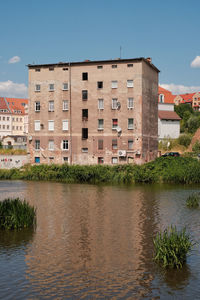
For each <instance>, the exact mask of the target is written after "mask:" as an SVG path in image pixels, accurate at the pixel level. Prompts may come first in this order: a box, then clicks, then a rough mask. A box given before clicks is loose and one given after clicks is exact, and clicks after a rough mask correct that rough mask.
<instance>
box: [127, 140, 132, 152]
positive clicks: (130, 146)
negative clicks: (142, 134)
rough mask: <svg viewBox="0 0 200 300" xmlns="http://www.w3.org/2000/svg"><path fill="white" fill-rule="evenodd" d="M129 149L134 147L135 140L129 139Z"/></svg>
mask: <svg viewBox="0 0 200 300" xmlns="http://www.w3.org/2000/svg"><path fill="white" fill-rule="evenodd" d="M128 149H129V150H132V149H133V140H128Z"/></svg>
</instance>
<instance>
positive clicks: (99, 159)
mask: <svg viewBox="0 0 200 300" xmlns="http://www.w3.org/2000/svg"><path fill="white" fill-rule="evenodd" d="M103 163H104V159H103V157H98V164H99V165H102V164H103Z"/></svg>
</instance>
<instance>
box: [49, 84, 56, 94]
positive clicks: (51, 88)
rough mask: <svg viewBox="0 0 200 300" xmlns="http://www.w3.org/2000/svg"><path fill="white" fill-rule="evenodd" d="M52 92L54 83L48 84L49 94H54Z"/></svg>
mask: <svg viewBox="0 0 200 300" xmlns="http://www.w3.org/2000/svg"><path fill="white" fill-rule="evenodd" d="M54 90H55V86H54V83H50V84H49V92H54Z"/></svg>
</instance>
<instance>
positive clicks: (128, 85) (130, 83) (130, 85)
mask: <svg viewBox="0 0 200 300" xmlns="http://www.w3.org/2000/svg"><path fill="white" fill-rule="evenodd" d="M127 87H128V88H132V87H133V80H127Z"/></svg>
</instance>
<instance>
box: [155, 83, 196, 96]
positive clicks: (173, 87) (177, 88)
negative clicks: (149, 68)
mask: <svg viewBox="0 0 200 300" xmlns="http://www.w3.org/2000/svg"><path fill="white" fill-rule="evenodd" d="M160 86H161V87H163V88H164V89H166V90H169V91H171V92H172V94H174V95H178V94H186V93H195V92H200V86H185V85H177V84H174V83H170V84H160Z"/></svg>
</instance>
